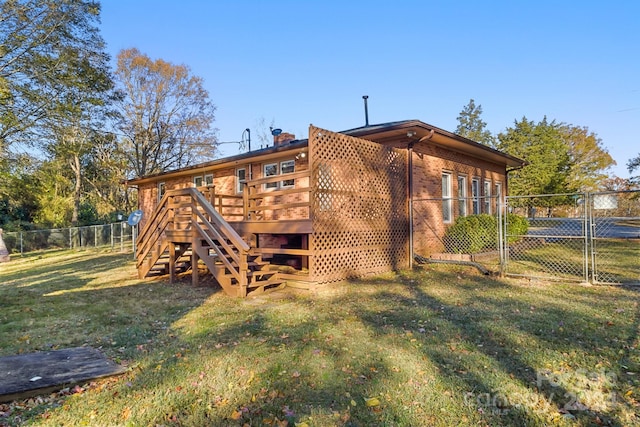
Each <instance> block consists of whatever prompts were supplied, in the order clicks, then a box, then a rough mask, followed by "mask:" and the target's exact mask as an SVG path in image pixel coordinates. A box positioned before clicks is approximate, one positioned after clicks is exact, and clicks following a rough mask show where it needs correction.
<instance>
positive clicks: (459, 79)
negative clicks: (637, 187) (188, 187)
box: [101, 0, 640, 177]
mask: <svg viewBox="0 0 640 427" xmlns="http://www.w3.org/2000/svg"><path fill="white" fill-rule="evenodd" d="M638 22H640V2H637V1H635V0H629V1H616V0H612V1H609V2H603V1H591V0H583V1H580V2H568V1H557V0H556V1H547V0H542V1H535V2H533V1H530V2H525V1H517V0H512V1H484V2H481V1H396V2H389V1H387V2H381V1H375V0H374V1H366V2H364V1H362V2H360V1H344V0H343V1H333V0H326V1H317V2H310V1H301V0H298V1H246V0H239V1H216V0H214V1H206V0H201V1H197V0H180V1H176V0H172V1H169V0H103V1H102V24H101V30H102V35H103V37H104V39H105V41H106V42H107V50H108V52H109V53H110V54H111V55H112V57H113V58H114V64H115V56H116V55H117V53H118V52H119V51H120V50H121V49H125V48H130V47H137V48H138V49H140V51H142V52H143V53H145V54H147V55H149V56H150V57H151V58H153V59H158V58H162V59H164V60H166V61H169V62H172V63H176V64H186V65H188V66H189V67H190V68H191V71H192V73H193V74H194V75H197V76H199V77H202V78H203V79H204V81H205V87H206V89H207V90H208V91H209V94H210V97H211V99H212V101H213V102H214V104H215V105H216V106H217V111H216V122H215V126H216V127H217V128H218V129H219V132H218V137H219V140H220V141H238V140H240V139H241V135H242V132H243V131H244V129H245V128H250V129H251V131H252V136H253V137H252V148H257V146H258V145H259V142H258V140H257V133H258V132H259V131H260V128H262V130H263V131H264V129H265V126H264V124H266V126H268V125H270V124H271V123H272V122H273V123H274V125H275V127H279V128H282V129H283V130H284V131H288V132H292V133H295V134H296V136H297V137H299V138H303V137H306V136H307V129H308V126H309V124H310V123H313V124H314V125H316V126H320V127H324V128H327V129H330V130H334V131H340V130H345V129H350V128H353V127H358V126H362V125H364V112H363V102H362V95H368V96H369V121H370V123H383V122H390V121H396V120H406V119H419V120H422V121H424V122H426V123H430V124H432V125H434V126H437V127H440V128H443V129H446V130H449V131H454V130H455V128H456V126H457V120H456V118H457V116H458V114H459V113H460V111H461V110H462V108H463V107H464V106H465V105H466V104H467V103H468V102H469V99H471V98H473V99H475V101H476V104H480V105H482V108H483V115H482V117H483V119H484V121H486V122H487V125H488V128H489V130H491V131H492V132H494V133H498V132H501V131H503V130H504V129H505V128H507V127H510V126H512V125H513V122H514V120H516V119H518V120H519V119H521V118H522V117H523V116H526V117H527V118H528V119H530V120H535V121H538V120H541V119H542V118H543V117H544V116H547V118H548V119H550V120H551V119H555V120H556V121H559V122H566V123H570V124H573V125H577V126H586V127H588V128H589V130H590V131H591V132H594V133H596V134H597V135H598V136H599V137H600V138H601V139H602V141H603V145H604V146H605V147H606V148H607V149H608V151H609V153H610V154H611V155H612V156H613V158H614V159H615V160H616V162H617V166H615V167H614V168H613V173H614V174H615V175H618V176H620V177H628V176H629V174H628V172H627V170H626V166H625V165H626V163H627V161H628V160H629V159H630V158H632V157H635V156H637V155H638V154H640V137H639V136H638V125H639V124H640V29H639V27H638ZM261 122H262V123H263V125H262V126H261ZM221 149H222V153H221V154H222V155H231V154H236V153H237V152H238V146H237V145H236V144H226V145H222V146H221Z"/></svg>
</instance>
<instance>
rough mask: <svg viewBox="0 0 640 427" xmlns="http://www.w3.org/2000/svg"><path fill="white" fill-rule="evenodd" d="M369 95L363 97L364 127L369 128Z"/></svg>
mask: <svg viewBox="0 0 640 427" xmlns="http://www.w3.org/2000/svg"><path fill="white" fill-rule="evenodd" d="M368 98H369V96H368V95H363V96H362V99H364V125H365V126H369V108H368V106H367V99H368Z"/></svg>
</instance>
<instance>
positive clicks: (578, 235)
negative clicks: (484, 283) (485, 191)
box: [503, 190, 640, 284]
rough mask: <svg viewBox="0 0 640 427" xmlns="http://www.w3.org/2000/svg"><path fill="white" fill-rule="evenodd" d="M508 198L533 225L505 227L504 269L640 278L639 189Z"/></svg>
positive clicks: (594, 278)
mask: <svg viewBox="0 0 640 427" xmlns="http://www.w3.org/2000/svg"><path fill="white" fill-rule="evenodd" d="M506 204H507V209H508V211H509V212H513V213H519V214H520V215H523V216H526V217H527V220H528V222H529V228H528V230H527V232H526V233H522V234H519V235H514V234H512V233H510V232H509V231H506V232H505V235H506V238H507V240H508V242H506V243H505V245H506V246H505V250H504V254H505V258H504V260H503V272H504V273H505V274H508V275H512V276H524V277H539V278H544V279H552V280H575V281H581V282H590V283H599V284H625V283H636V284H640V191H637V190H636V191H611V192H599V193H572V194H546V195H535V196H510V197H507V198H506ZM507 222H508V220H507Z"/></svg>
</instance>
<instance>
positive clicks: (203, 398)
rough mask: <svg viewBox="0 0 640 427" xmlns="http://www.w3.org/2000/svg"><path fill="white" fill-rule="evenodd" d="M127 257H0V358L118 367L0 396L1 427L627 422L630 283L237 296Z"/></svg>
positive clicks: (422, 274) (424, 280) (637, 368)
mask: <svg viewBox="0 0 640 427" xmlns="http://www.w3.org/2000/svg"><path fill="white" fill-rule="evenodd" d="M130 258H131V255H130V254H127V255H122V254H113V253H95V252H80V253H78V252H69V251H62V252H54V253H47V254H41V255H31V256H28V257H24V258H15V259H14V260H12V261H11V262H10V263H8V264H2V265H0V307H1V311H0V355H9V354H16V353H20V352H28V351H35V350H46V349H50V348H60V347H71V346H80V345H90V346H93V347H97V348H101V349H102V350H103V351H104V352H105V353H106V354H107V355H108V356H109V357H111V358H113V359H115V360H117V361H119V362H120V363H123V364H126V365H127V366H128V367H129V368H130V369H129V371H128V373H127V374H125V375H124V376H121V377H117V378H112V379H106V380H100V381H96V382H94V383H91V384H86V385H83V386H81V387H76V388H74V389H71V390H64V391H63V392H60V393H55V394H53V395H50V396H44V397H42V398H36V399H31V400H28V401H23V402H14V403H12V404H9V405H2V404H0V425H2V424H8V425H21V424H29V423H31V424H33V425H56V426H59V425H65V426H67V425H101V426H102V425H130V426H138V425H139V426H149V425H166V426H206V425H211V426H219V425H232V426H243V425H249V426H263V425H264V426H285V425H288V426H294V425H297V426H309V427H311V426H375V425H380V426H433V425H436V426H437V425H441V426H451V425H462V426H467V425H482V426H494V425H517V426H521V425H534V426H536V425H538V426H544V425H567V426H572V425H620V426H628V425H640V416H639V415H638V413H639V412H640V403H639V400H640V387H638V384H639V383H640V355H639V349H638V345H639V343H640V338H639V336H638V333H639V332H640V331H639V328H640V307H639V306H638V303H639V302H640V293H639V291H638V290H635V289H629V288H623V287H587V286H580V285H577V284H561V283H551V284H547V283H544V282H536V281H528V280H520V281H515V280H506V279H497V278H490V277H485V276H480V275H478V274H477V272H476V271H475V270H472V269H466V268H463V267H448V266H443V265H433V266H427V267H425V269H422V270H416V271H414V272H403V273H399V274H388V275H383V276H378V277H375V278H371V279H367V280H361V281H353V282H350V283H344V284H340V285H332V286H329V287H326V288H325V289H324V290H322V291H319V292H317V293H313V294H312V293H304V292H300V291H299V292H295V293H293V292H289V293H275V294H270V295H266V296H263V297H260V298H253V299H252V298H249V299H247V300H240V299H233V298H230V297H228V296H226V295H225V294H223V293H222V292H220V291H219V290H218V288H216V287H215V285H212V284H209V286H202V287H198V288H193V287H192V286H191V285H190V283H189V281H188V280H187V279H185V280H183V281H181V282H180V283H177V284H174V285H170V284H168V283H167V282H166V281H162V280H138V279H137V276H136V272H135V268H134V265H133V263H132V261H131V259H130Z"/></svg>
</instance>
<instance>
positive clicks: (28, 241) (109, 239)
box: [2, 222, 136, 254]
mask: <svg viewBox="0 0 640 427" xmlns="http://www.w3.org/2000/svg"><path fill="white" fill-rule="evenodd" d="M135 237H136V228H135V227H132V226H130V225H129V224H127V223H126V222H117V223H112V224H104V225H90V226H84V227H71V228H54V229H48V230H31V231H9V232H6V231H5V232H3V234H2V238H3V240H4V243H5V245H6V247H7V250H8V252H9V254H24V253H27V252H33V251H42V250H50V249H78V250H81V249H90V248H96V249H98V248H100V249H110V250H112V251H121V252H125V251H132V250H134V247H133V246H134V241H135Z"/></svg>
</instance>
